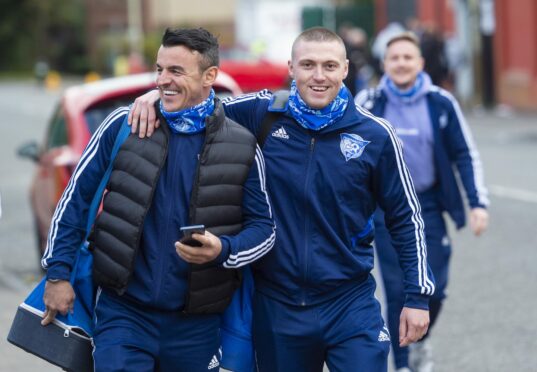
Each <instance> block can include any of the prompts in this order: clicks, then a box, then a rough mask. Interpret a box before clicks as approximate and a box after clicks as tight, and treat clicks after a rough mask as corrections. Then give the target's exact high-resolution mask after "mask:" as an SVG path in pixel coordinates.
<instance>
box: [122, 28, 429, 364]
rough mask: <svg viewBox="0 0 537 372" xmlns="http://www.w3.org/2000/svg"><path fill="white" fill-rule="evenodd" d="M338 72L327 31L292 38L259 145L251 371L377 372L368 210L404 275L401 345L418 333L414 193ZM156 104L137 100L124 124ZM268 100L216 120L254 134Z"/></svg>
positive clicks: (419, 261)
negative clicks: (382, 224) (262, 233)
mask: <svg viewBox="0 0 537 372" xmlns="http://www.w3.org/2000/svg"><path fill="white" fill-rule="evenodd" d="M347 66H348V61H347V59H346V56H345V47H344V45H343V42H342V40H341V39H340V38H339V37H338V36H337V35H336V34H335V33H333V32H332V31H330V30H327V29H324V28H313V29H309V30H306V31H304V32H303V33H302V34H301V35H299V36H298V38H297V39H296V40H295V42H294V44H293V49H292V59H291V61H290V62H289V71H290V76H291V78H292V79H293V83H292V88H291V91H290V95H289V99H288V100H287V103H286V105H285V108H283V109H281V110H280V111H281V112H280V115H279V118H278V119H277V120H276V121H275V122H274V123H273V124H272V126H271V129H270V131H269V132H268V136H267V137H266V142H265V144H264V146H263V153H264V155H265V161H266V170H267V185H268V190H269V193H270V196H271V201H272V205H273V210H274V218H275V220H276V225H277V226H278V235H277V237H276V244H275V247H274V249H273V250H272V251H271V252H269V253H268V254H267V255H265V256H264V257H263V259H261V260H259V261H257V262H256V263H255V264H254V265H252V267H253V274H254V279H255V280H254V282H255V289H256V291H255V296H254V303H253V317H254V319H253V335H254V345H255V349H256V355H257V364H258V368H259V370H261V371H270V372H273V371H308V372H309V371H322V369H323V364H324V362H326V363H327V365H328V367H329V369H330V370H332V371H375V372H376V371H386V370H387V355H388V351H389V340H390V335H389V332H388V330H387V328H386V327H385V325H384V321H383V320H382V317H381V312H380V306H379V303H378V302H377V300H376V299H375V297H374V292H375V281H374V279H373V277H372V276H371V274H370V271H371V269H372V268H373V248H372V245H371V243H372V240H373V234H374V231H373V220H372V218H373V213H374V211H375V209H376V208H377V206H380V207H381V208H382V209H383V210H385V211H386V216H387V220H388V226H389V229H390V231H391V232H392V234H393V235H394V236H395V237H396V246H397V248H398V250H399V252H400V260H401V265H402V268H403V270H404V272H405V293H406V299H405V307H404V309H403V310H402V312H401V319H402V324H403V326H404V327H405V328H404V332H401V340H400V341H401V342H402V343H403V344H405V345H406V344H409V343H411V342H414V341H416V340H418V339H419V338H421V337H422V335H423V334H424V333H425V332H426V330H427V326H428V322H429V315H428V310H427V309H428V302H429V296H430V295H432V293H433V292H434V282H433V278H432V275H431V272H430V269H429V268H428V266H427V259H426V246H425V239H424V235H423V221H422V219H421V216H420V212H419V208H420V207H419V204H418V201H417V197H416V195H415V192H414V187H413V185H412V181H411V179H410V175H409V173H408V170H407V168H406V166H405V164H404V162H403V160H402V152H401V148H400V143H399V142H398V140H397V138H396V135H395V132H394V130H393V128H392V127H391V126H390V125H389V124H387V123H386V122H385V121H383V120H380V119H378V118H376V117H374V116H373V115H371V114H370V113H369V112H367V111H366V110H363V109H361V108H359V107H355V105H354V103H353V97H352V96H351V95H350V92H349V91H348V90H347V89H346V87H345V86H344V85H343V83H342V81H343V79H344V78H345V76H346V74H347ZM154 96H155V94H154V93H149V94H147V95H146V96H144V97H143V98H139V99H138V100H137V101H136V102H135V106H136V107H135V108H134V109H133V111H132V112H133V120H132V121H133V125H135V126H137V125H138V116H137V115H138V113H139V112H140V111H142V109H143V110H147V109H149V108H150V106H151V102H152V100H154ZM275 97H276V96H275V95H273V94H272V93H270V92H268V91H261V92H259V93H254V94H249V95H245V96H241V97H238V98H235V99H228V100H226V101H225V102H224V105H225V110H226V115H229V117H232V118H234V120H236V121H237V122H239V123H241V124H242V125H244V126H246V127H247V128H248V129H250V130H251V131H252V133H254V134H255V135H256V136H257V135H259V134H260V132H261V131H262V128H261V123H262V121H263V119H264V118H265V116H266V115H267V112H268V111H271V110H273V109H274V108H273V107H274V106H272V101H273V100H274V98H275ZM141 119H142V120H144V121H145V120H147V117H142V118H141ZM140 125H142V122H141V121H140ZM143 126H144V127H145V123H144V124H143ZM151 128H152V127H151V126H150V128H149V131H151V130H152V129H151ZM144 132H145V128H144ZM148 133H149V132H148Z"/></svg>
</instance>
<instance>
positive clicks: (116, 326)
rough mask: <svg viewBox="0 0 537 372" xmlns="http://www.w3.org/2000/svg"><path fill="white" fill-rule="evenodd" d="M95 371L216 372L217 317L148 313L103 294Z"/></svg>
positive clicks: (97, 316)
mask: <svg viewBox="0 0 537 372" xmlns="http://www.w3.org/2000/svg"><path fill="white" fill-rule="evenodd" d="M94 322H95V332H94V337H93V341H94V345H95V347H94V350H93V359H94V361H95V371H96V372H105V371H106V372H112V371H114V372H116V371H117V372H119V371H132V372H153V371H160V372H165V371H170V372H171V371H174V372H181V371H184V372H196V371H204V372H207V371H214V372H218V370H219V363H220V359H221V355H220V352H219V347H220V334H219V332H220V330H219V329H220V316H218V315H190V316H189V315H183V314H181V312H179V311H162V310H157V309H150V308H147V307H144V306H142V305H139V304H136V303H134V302H131V301H129V300H126V299H124V298H121V297H118V296H115V295H113V294H109V293H106V292H104V291H103V292H101V294H100V295H99V296H98V300H97V305H96V308H95V312H94Z"/></svg>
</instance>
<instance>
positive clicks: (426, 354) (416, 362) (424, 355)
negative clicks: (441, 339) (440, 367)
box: [408, 340, 434, 372]
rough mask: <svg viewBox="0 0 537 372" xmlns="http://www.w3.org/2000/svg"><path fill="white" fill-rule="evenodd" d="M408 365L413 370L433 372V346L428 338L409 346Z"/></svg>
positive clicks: (416, 371) (415, 371)
mask: <svg viewBox="0 0 537 372" xmlns="http://www.w3.org/2000/svg"><path fill="white" fill-rule="evenodd" d="M408 365H409V366H410V368H411V369H412V371H414V372H433V370H434V362H433V348H432V345H431V344H430V342H429V340H425V341H422V342H416V343H414V344H411V345H410V346H409V354H408Z"/></svg>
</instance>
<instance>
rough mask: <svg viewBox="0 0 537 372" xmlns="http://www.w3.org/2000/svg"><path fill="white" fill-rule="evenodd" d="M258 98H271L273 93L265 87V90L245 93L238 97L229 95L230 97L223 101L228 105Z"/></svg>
mask: <svg viewBox="0 0 537 372" xmlns="http://www.w3.org/2000/svg"><path fill="white" fill-rule="evenodd" d="M257 98H260V99H267V100H270V99H271V98H272V93H270V92H269V91H268V90H266V89H263V90H261V91H259V92H257V93H249V94H243V95H241V96H238V97H228V98H226V99H224V100H223V101H222V103H223V104H224V105H225V106H228V105H234V104H236V103H241V102H246V101H251V100H253V99H257Z"/></svg>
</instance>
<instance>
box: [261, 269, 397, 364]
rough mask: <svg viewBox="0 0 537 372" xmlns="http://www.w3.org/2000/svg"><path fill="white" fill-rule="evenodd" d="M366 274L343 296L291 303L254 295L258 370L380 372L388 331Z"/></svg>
mask: <svg viewBox="0 0 537 372" xmlns="http://www.w3.org/2000/svg"><path fill="white" fill-rule="evenodd" d="M375 287H376V284H375V280H374V278H373V277H372V276H371V275H369V277H368V278H367V279H366V280H365V281H364V282H362V283H360V284H357V285H356V287H355V288H354V289H353V290H352V291H349V292H347V293H344V294H343V295H341V296H339V297H336V298H332V299H330V300H327V301H325V302H323V303H320V304H316V305H310V306H294V305H289V304H285V303H283V302H280V301H277V300H274V299H272V298H270V297H268V296H266V295H263V294H262V293H260V292H259V291H256V293H255V295H254V304H253V305H254V307H253V310H254V323H253V336H254V346H255V349H256V352H257V364H258V368H259V371H260V372H302V371H304V372H321V371H322V369H323V364H324V362H326V364H327V365H328V368H329V369H330V371H331V372H343V371H347V372H382V371H386V370H387V359H388V353H389V349H390V342H389V340H390V339H389V334H388V331H387V329H386V326H385V324H384V321H383V320H382V316H381V312H380V304H379V303H378V301H377V299H376V298H375V297H374V292H375Z"/></svg>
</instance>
